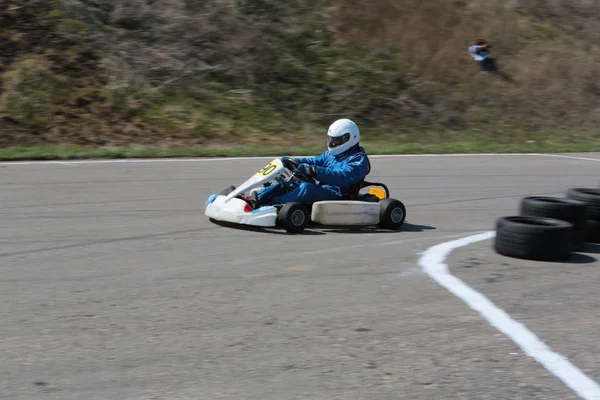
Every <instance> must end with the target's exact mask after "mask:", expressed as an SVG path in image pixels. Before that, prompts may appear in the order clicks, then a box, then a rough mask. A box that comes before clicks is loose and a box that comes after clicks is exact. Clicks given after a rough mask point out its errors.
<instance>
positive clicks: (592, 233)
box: [585, 219, 600, 243]
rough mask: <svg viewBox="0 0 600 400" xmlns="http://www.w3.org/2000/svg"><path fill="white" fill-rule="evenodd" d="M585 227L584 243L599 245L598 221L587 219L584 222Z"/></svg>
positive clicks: (599, 224) (599, 226)
mask: <svg viewBox="0 0 600 400" xmlns="http://www.w3.org/2000/svg"><path fill="white" fill-rule="evenodd" d="M586 225H587V231H586V236H585V241H586V242H588V243H600V221H597V220H595V219H589V220H587V221H586Z"/></svg>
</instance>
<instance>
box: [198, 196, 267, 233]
mask: <svg viewBox="0 0 600 400" xmlns="http://www.w3.org/2000/svg"><path fill="white" fill-rule="evenodd" d="M211 200H212V199H209V201H210V203H209V204H208V205H207V206H206V210H205V212H204V214H205V215H206V216H207V217H209V218H212V219H215V220H217V221H225V222H232V223H235V224H243V225H254V226H264V227H273V226H275V225H276V223H277V209H276V208H275V207H273V206H264V207H261V208H259V209H257V210H254V211H251V212H246V211H244V209H245V208H246V205H247V203H246V202H245V201H244V200H241V199H236V198H229V199H227V197H226V196H222V195H218V196H216V197H215V198H214V200H212V201H211Z"/></svg>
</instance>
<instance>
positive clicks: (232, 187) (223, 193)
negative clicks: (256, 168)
mask: <svg viewBox="0 0 600 400" xmlns="http://www.w3.org/2000/svg"><path fill="white" fill-rule="evenodd" d="M234 190H235V186H233V185H231V186H229V187H228V188H226V189H223V190H221V193H219V194H220V195H221V196H227V195H229V193H231V192H233V191H234Z"/></svg>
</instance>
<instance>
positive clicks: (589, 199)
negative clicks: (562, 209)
mask: <svg viewBox="0 0 600 400" xmlns="http://www.w3.org/2000/svg"><path fill="white" fill-rule="evenodd" d="M567 197H568V198H570V199H573V200H579V201H582V202H584V203H585V204H586V209H587V218H588V219H595V220H600V189H595V188H573V189H569V190H568V191H567Z"/></svg>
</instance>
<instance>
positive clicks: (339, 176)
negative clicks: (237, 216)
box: [257, 144, 371, 206]
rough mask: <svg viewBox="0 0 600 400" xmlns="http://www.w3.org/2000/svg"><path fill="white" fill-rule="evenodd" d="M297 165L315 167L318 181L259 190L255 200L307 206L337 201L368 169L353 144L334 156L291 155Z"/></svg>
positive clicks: (363, 151)
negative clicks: (288, 187) (285, 187)
mask: <svg viewBox="0 0 600 400" xmlns="http://www.w3.org/2000/svg"><path fill="white" fill-rule="evenodd" d="M294 161H296V162H298V163H300V164H308V165H311V166H315V167H316V168H315V176H314V178H315V179H316V180H317V181H318V182H319V184H314V183H308V182H301V183H299V184H294V186H293V187H292V188H291V190H288V191H286V190H285V189H284V188H283V187H282V186H281V185H273V186H269V187H266V188H264V189H261V190H260V191H259V192H258V193H257V195H258V200H259V202H261V203H263V204H266V203H267V202H268V203H270V204H285V203H290V202H301V203H304V204H306V205H307V206H311V205H312V204H313V203H314V202H317V201H324V200H339V199H341V198H343V197H344V196H346V195H348V192H349V191H350V189H351V188H352V186H353V185H354V184H355V183H357V182H359V181H360V180H362V179H364V178H365V177H366V176H367V175H368V174H369V172H370V171H371V164H370V163H369V158H368V157H367V154H366V153H365V150H364V149H363V148H362V147H360V145H358V144H357V145H356V146H354V147H352V148H351V149H348V150H347V151H345V152H344V153H342V154H338V155H337V156H333V155H331V154H330V153H329V152H328V151H326V152H324V153H322V154H321V155H319V156H317V157H313V158H294Z"/></svg>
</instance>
